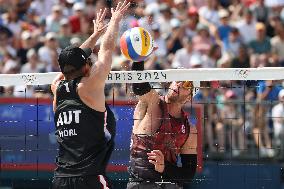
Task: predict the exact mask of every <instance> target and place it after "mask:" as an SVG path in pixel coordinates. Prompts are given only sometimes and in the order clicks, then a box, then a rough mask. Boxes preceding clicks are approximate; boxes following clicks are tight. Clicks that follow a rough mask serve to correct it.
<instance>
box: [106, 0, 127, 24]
mask: <svg viewBox="0 0 284 189" xmlns="http://www.w3.org/2000/svg"><path fill="white" fill-rule="evenodd" d="M130 4H131V3H130V2H128V3H127V1H126V0H124V2H123V3H122V2H119V3H118V4H117V6H116V8H111V15H112V16H111V21H115V22H120V21H121V19H122V17H123V15H124V14H125V12H126V10H127V9H128V7H129V6H130Z"/></svg>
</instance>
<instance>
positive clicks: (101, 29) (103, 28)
mask: <svg viewBox="0 0 284 189" xmlns="http://www.w3.org/2000/svg"><path fill="white" fill-rule="evenodd" d="M107 27H108V24H106V25H104V27H102V28H100V29H99V30H98V32H101V31H104V30H105V29H106V28H107Z"/></svg>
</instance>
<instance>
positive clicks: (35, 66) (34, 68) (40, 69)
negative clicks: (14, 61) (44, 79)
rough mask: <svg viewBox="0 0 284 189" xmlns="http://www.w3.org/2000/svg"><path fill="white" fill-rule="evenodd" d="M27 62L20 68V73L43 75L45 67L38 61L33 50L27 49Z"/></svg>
mask: <svg viewBox="0 0 284 189" xmlns="http://www.w3.org/2000/svg"><path fill="white" fill-rule="evenodd" d="M27 60H28V61H27V62H26V63H25V64H24V65H23V66H22V68H21V71H20V72H21V73H44V72H45V65H44V64H43V63H42V62H40V61H39V59H38V55H37V52H36V50H35V49H29V50H28V52H27Z"/></svg>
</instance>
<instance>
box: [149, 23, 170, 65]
mask: <svg viewBox="0 0 284 189" xmlns="http://www.w3.org/2000/svg"><path fill="white" fill-rule="evenodd" d="M152 31H153V38H154V43H155V45H154V46H155V47H159V48H158V49H157V50H155V52H154V54H155V55H156V56H157V57H158V59H161V60H164V59H166V55H167V43H166V40H165V39H164V38H163V37H162V35H161V32H160V26H159V24H153V26H152Z"/></svg>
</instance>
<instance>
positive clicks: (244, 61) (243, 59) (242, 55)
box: [231, 44, 250, 68]
mask: <svg viewBox="0 0 284 189" xmlns="http://www.w3.org/2000/svg"><path fill="white" fill-rule="evenodd" d="M247 50H248V48H247V46H246V45H244V44H241V45H240V46H239V48H238V54H237V55H236V56H235V57H234V58H233V60H232V63H231V68H250V58H249V54H248V52H247Z"/></svg>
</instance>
